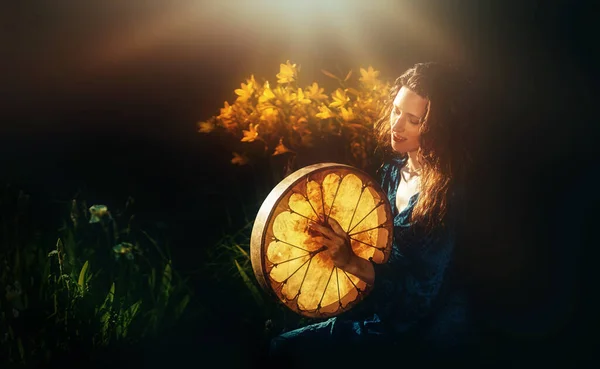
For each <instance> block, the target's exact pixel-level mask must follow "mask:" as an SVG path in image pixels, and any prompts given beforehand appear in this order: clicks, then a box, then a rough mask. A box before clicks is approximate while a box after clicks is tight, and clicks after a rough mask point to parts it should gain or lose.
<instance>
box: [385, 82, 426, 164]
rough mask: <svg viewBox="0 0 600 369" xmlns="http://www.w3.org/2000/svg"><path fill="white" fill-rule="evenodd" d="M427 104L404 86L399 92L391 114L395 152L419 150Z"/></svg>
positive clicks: (391, 129)
mask: <svg viewBox="0 0 600 369" xmlns="http://www.w3.org/2000/svg"><path fill="white" fill-rule="evenodd" d="M427 102H428V100H427V99H425V98H423V97H421V96H419V95H417V94H416V93H415V92H413V91H411V90H409V89H408V88H406V87H404V86H402V88H401V89H400V91H398V94H397V95H396V98H395V99H394V103H393V104H394V105H393V106H392V113H391V114H390V131H391V137H390V138H391V140H392V148H393V149H394V151H396V152H399V153H408V152H412V151H416V150H418V149H419V136H420V134H419V129H420V128H421V124H422V123H421V119H422V118H423V117H424V116H425V113H426V112H427Z"/></svg>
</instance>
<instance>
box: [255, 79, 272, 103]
mask: <svg viewBox="0 0 600 369" xmlns="http://www.w3.org/2000/svg"><path fill="white" fill-rule="evenodd" d="M274 98H275V94H274V93H273V91H271V87H270V86H269V81H266V82H265V85H264V88H263V93H262V95H261V96H260V97H259V98H258V102H259V103H261V104H262V103H265V102H267V101H269V100H271V99H274Z"/></svg>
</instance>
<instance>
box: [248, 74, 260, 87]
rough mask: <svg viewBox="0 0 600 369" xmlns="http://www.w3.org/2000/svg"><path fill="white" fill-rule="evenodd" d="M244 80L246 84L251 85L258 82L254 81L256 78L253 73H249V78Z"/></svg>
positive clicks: (256, 84)
mask: <svg viewBox="0 0 600 369" xmlns="http://www.w3.org/2000/svg"><path fill="white" fill-rule="evenodd" d="M246 82H247V83H248V84H252V86H258V83H256V80H255V79H254V74H251V75H250V78H249V79H247V80H246Z"/></svg>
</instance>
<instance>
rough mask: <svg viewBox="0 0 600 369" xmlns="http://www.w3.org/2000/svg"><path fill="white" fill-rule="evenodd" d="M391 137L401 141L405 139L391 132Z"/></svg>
mask: <svg viewBox="0 0 600 369" xmlns="http://www.w3.org/2000/svg"><path fill="white" fill-rule="evenodd" d="M392 138H393V139H394V141H396V142H402V141H406V138H405V137H402V136H400V135H399V134H396V133H393V134H392Z"/></svg>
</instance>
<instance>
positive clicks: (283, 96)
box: [273, 86, 296, 105]
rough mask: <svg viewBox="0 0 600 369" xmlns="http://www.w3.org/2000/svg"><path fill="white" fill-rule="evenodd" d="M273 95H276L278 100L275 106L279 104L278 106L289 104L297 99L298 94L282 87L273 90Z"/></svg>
mask: <svg viewBox="0 0 600 369" xmlns="http://www.w3.org/2000/svg"><path fill="white" fill-rule="evenodd" d="M273 93H274V94H275V98H276V99H277V101H275V104H277V105H281V104H289V103H291V102H292V101H293V100H294V98H295V97H296V94H294V93H290V90H289V89H287V88H284V87H281V86H279V87H277V88H276V89H275V90H273Z"/></svg>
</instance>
